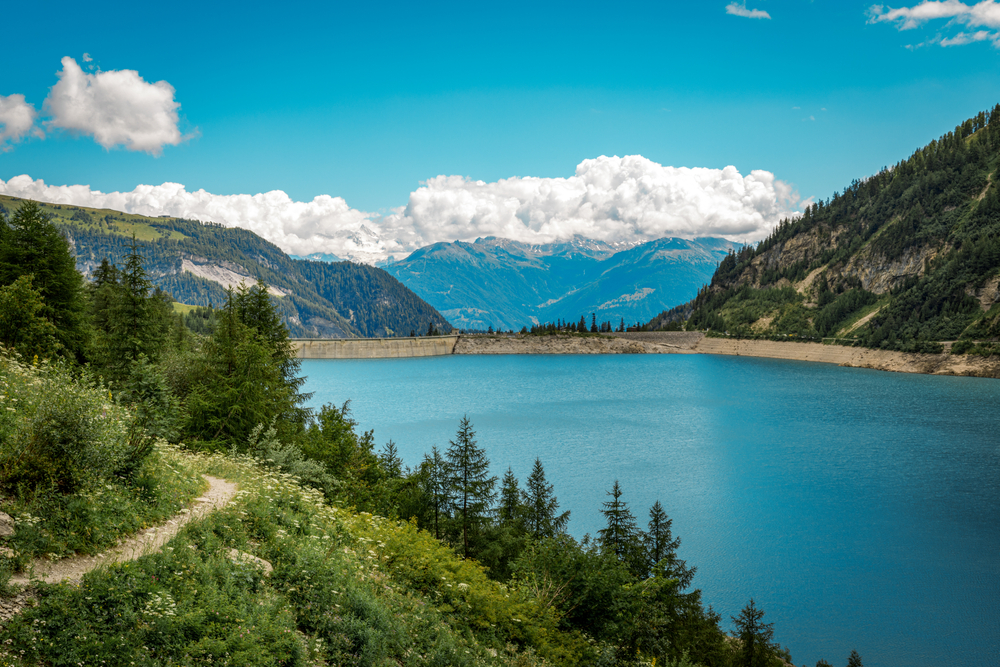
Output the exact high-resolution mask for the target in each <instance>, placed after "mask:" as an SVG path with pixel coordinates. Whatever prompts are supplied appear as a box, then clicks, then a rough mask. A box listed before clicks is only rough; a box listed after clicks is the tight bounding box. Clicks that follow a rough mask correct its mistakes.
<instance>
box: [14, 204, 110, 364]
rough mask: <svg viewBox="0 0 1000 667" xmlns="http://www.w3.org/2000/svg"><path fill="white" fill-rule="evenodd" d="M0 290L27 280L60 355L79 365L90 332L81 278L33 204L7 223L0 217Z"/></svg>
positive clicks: (56, 233)
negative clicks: (52, 328) (37, 296)
mask: <svg viewBox="0 0 1000 667" xmlns="http://www.w3.org/2000/svg"><path fill="white" fill-rule="evenodd" d="M0 230H2V233H0V285H9V284H11V283H13V282H14V281H15V280H17V279H18V278H20V277H22V276H28V275H30V276H32V280H31V285H32V288H33V289H35V290H36V291H37V292H38V293H39V294H40V295H41V297H42V309H41V311H39V315H41V316H42V317H44V318H45V319H47V320H49V321H50V322H52V324H53V325H55V327H56V331H57V333H56V336H57V337H58V339H59V343H60V345H61V346H62V349H63V350H64V351H65V353H66V354H68V355H70V356H72V357H75V358H76V359H77V360H78V361H83V360H84V356H85V354H86V351H87V348H88V345H89V337H90V326H89V322H88V321H87V309H86V301H85V298H84V291H83V276H81V275H80V273H79V272H78V271H77V270H76V259H75V258H74V257H73V255H72V253H71V252H70V248H69V243H67V241H66V239H65V238H64V237H63V235H62V234H61V233H60V232H59V230H58V229H57V228H56V226H55V225H53V224H52V222H51V221H50V220H49V216H48V215H46V214H45V213H44V212H43V211H42V209H41V207H40V206H39V205H38V203H37V202H33V201H25V202H24V203H22V204H21V206H20V208H18V209H17V211H15V212H14V215H12V216H11V217H10V218H9V219H8V218H7V217H6V216H0Z"/></svg>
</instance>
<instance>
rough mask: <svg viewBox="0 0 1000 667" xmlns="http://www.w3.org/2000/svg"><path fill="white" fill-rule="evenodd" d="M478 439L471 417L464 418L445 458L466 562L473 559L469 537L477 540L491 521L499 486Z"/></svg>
mask: <svg viewBox="0 0 1000 667" xmlns="http://www.w3.org/2000/svg"><path fill="white" fill-rule="evenodd" d="M475 436H476V433H475V431H473V430H472V423H471V422H470V421H469V418H468V416H465V417H462V421H461V423H460V424H459V428H458V433H457V434H456V436H455V439H454V440H452V441H451V442H450V443H449V444H450V446H449V447H448V452H447V454H446V457H447V460H448V467H449V471H450V472H451V491H452V494H453V496H454V502H455V514H456V519H457V520H458V521H459V525H460V526H461V530H462V544H463V547H464V554H465V557H466V558H469V557H471V555H472V549H471V548H470V546H469V534H470V533H472V534H473V536H475V535H476V534H477V533H478V531H479V528H480V527H481V526H482V525H483V524H485V523H486V522H487V521H488V520H489V516H490V512H491V511H492V509H493V501H494V499H495V496H496V493H495V492H494V490H493V488H494V487H495V486H496V483H497V478H496V477H491V476H490V461H489V459H488V458H486V452H485V451H484V450H482V449H480V448H479V447H477V446H476V440H475Z"/></svg>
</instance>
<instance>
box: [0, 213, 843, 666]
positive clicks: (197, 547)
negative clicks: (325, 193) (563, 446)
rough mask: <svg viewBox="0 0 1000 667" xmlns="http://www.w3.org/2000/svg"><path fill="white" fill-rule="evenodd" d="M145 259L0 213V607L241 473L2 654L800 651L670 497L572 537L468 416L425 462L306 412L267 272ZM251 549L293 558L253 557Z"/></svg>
mask: <svg viewBox="0 0 1000 667" xmlns="http://www.w3.org/2000/svg"><path fill="white" fill-rule="evenodd" d="M146 261H147V260H146V256H145V255H144V254H143V252H142V251H141V248H140V246H139V244H138V242H136V241H133V242H132V243H131V244H130V245H129V246H128V247H127V248H126V249H125V251H124V257H123V258H122V261H121V263H120V264H118V263H116V262H112V261H102V262H101V263H100V264H98V265H97V266H96V267H95V268H94V269H93V270H92V271H91V276H92V280H91V281H90V282H87V281H85V280H84V278H83V276H82V275H81V274H80V273H79V272H78V271H77V269H76V267H75V265H76V262H75V260H74V257H73V255H72V253H71V251H70V248H69V246H68V244H67V242H66V240H65V238H64V237H63V236H62V234H61V232H60V231H59V229H57V228H56V227H55V226H54V225H53V224H52V223H51V222H50V221H49V220H48V217H47V216H46V214H45V213H44V212H43V211H42V210H41V208H40V207H39V206H38V205H37V204H35V203H33V202H25V203H23V204H21V205H20V206H19V207H18V208H17V209H16V210H15V211H13V213H12V214H11V215H10V217H9V218H8V217H4V218H3V219H2V220H0V343H2V345H3V350H2V352H0V388H2V399H3V401H4V403H5V405H6V406H12V407H7V408H6V409H5V410H4V411H0V511H3V512H5V513H7V514H8V515H10V516H12V517H16V519H15V523H16V526H17V531H16V533H14V535H13V537H4V538H2V539H0V541H2V544H0V602H2V601H3V600H4V599H6V598H10V599H16V596H17V595H18V591H16V590H13V589H12V588H11V587H10V586H9V585H8V583H7V582H8V581H9V579H10V577H11V575H12V574H13V573H16V572H18V571H21V570H23V569H24V568H26V567H28V566H29V564H30V563H31V562H32V559H34V558H37V557H40V556H43V555H44V556H46V557H47V558H49V559H58V558H60V557H65V556H68V555H72V554H74V553H84V554H97V553H100V552H101V551H102V550H104V549H107V548H108V547H109V545H112V544H114V542H115V541H116V540H117V539H118V538H120V537H122V536H125V535H129V534H131V533H134V532H136V531H138V530H140V529H141V528H145V527H148V526H149V525H151V524H155V523H156V522H157V521H163V520H165V519H166V518H169V516H170V515H171V514H172V513H174V512H176V511H178V509H179V508H180V507H183V506H184V502H185V501H190V500H193V499H194V496H195V495H197V493H199V488H201V487H200V486H199V485H200V484H202V482H200V477H199V474H198V473H199V472H208V473H210V474H213V475H220V476H227V477H230V478H232V479H236V480H239V481H240V484H241V485H242V488H243V490H242V491H240V494H241V495H238V498H237V500H235V501H234V502H232V503H230V505H229V506H228V508H227V509H225V510H220V511H219V512H218V513H217V514H215V515H212V516H210V517H208V518H206V519H204V520H203V521H200V522H195V523H192V524H190V526H191V527H190V528H187V529H185V530H184V531H183V532H182V533H181V534H180V535H179V536H178V537H177V538H175V541H173V542H171V543H169V544H168V545H167V548H166V549H164V550H163V551H162V552H160V553H154V554H148V555H146V556H144V557H142V558H140V559H139V560H137V561H135V562H134V563H121V564H118V565H114V566H109V567H105V568H101V569H99V570H95V571H94V572H93V573H91V574H88V575H87V576H85V577H84V579H83V581H82V583H81V584H80V585H67V586H62V585H46V584H41V583H37V584H34V585H33V593H32V594H33V595H34V596H35V599H36V602H37V604H35V605H34V606H30V605H29V606H28V607H27V608H26V609H24V610H23V611H22V612H21V613H20V615H18V616H15V617H14V618H13V620H11V621H10V622H9V623H8V624H6V625H5V626H3V627H0V662H3V664H5V665H7V664H9V665H18V666H20V665H29V664H31V665H34V664H50V665H71V664H73V665H75V664H109V665H110V664H123V665H124V664H133V663H135V664H145V665H168V664H171V665H173V664H207V663H213V664H233V665H262V666H263V665H303V666H304V665H307V664H309V665H317V664H331V665H334V664H336V665H341V664H343V665H372V666H375V665H387V664H394V665H396V664H402V665H411V664H412V665H482V664H497V665H522V666H530V665H546V664H552V665H595V666H596V665H652V664H655V665H673V666H682V665H684V666H687V665H704V666H705V667H712V666H720V667H723V666H730V665H754V666H762V665H773V666H774V667H779V666H782V665H784V664H787V663H789V662H790V661H791V656H790V655H789V652H788V650H787V649H782V648H780V647H779V645H778V643H777V642H776V641H775V639H774V628H773V627H772V625H771V624H768V623H765V622H764V621H763V617H764V612H763V610H761V609H759V608H758V607H756V606H755V603H754V601H753V599H750V600H749V602H748V603H747V606H746V607H745V608H744V609H743V610H742V611H741V612H739V613H738V614H734V615H732V616H730V619H729V621H731V627H732V628H733V629H734V630H733V632H734V634H733V635H729V634H727V633H726V632H725V631H724V629H723V627H724V625H730V624H729V623H724V622H723V618H722V616H721V615H720V614H718V613H717V612H715V611H714V610H713V609H712V608H711V607H710V606H709V607H706V606H705V604H704V602H703V601H702V597H701V592H700V591H699V590H698V589H697V588H694V587H693V583H694V578H695V568H694V567H693V566H690V565H688V564H687V563H686V562H684V561H683V560H681V559H680V558H679V557H678V555H677V549H678V547H679V544H680V540H679V539H678V538H677V537H676V536H674V535H673V534H672V532H671V520H670V518H669V516H668V514H667V510H666V508H664V507H662V506H661V505H660V503H659V502H657V503H656V504H654V505H653V507H651V508H649V510H648V514H646V515H643V516H636V515H635V514H634V513H633V512H632V510H631V508H630V507H629V505H628V503H627V502H626V500H625V491H624V490H623V489H622V488H621V487H620V486H619V485H618V483H617V482H616V483H615V484H614V486H613V487H612V488H611V489H609V490H608V492H607V496H606V500H605V502H604V503H603V506H602V513H603V515H604V517H605V520H606V524H605V527H604V528H603V529H602V530H600V531H599V533H598V534H597V535H595V536H593V537H589V536H588V537H585V538H584V539H583V540H576V539H574V538H573V537H571V536H570V535H569V534H568V533H567V532H566V527H567V523H568V521H569V513H568V512H563V511H560V508H559V502H558V499H557V496H556V493H555V490H554V488H553V487H552V485H551V484H549V483H548V482H547V481H546V476H545V469H544V466H543V464H542V462H541V461H540V460H536V461H535V462H534V467H533V469H532V472H531V474H530V476H529V477H528V478H527V479H526V480H524V481H523V484H522V482H521V481H520V480H518V479H517V478H516V477H515V476H514V475H513V474H512V473H511V471H510V470H508V471H507V473H506V474H505V475H504V476H503V477H502V478H501V479H498V478H496V477H494V476H492V475H491V474H490V467H489V460H488V457H487V453H486V451H485V450H484V449H483V448H481V447H480V446H479V444H478V441H477V435H476V433H475V430H474V426H473V424H471V423H470V422H469V421H468V419H463V420H462V421H461V423H460V424H458V428H457V432H456V435H455V437H454V439H453V440H452V441H451V442H450V443H449V444H448V446H447V447H446V448H444V450H443V451H442V450H439V449H437V448H435V449H432V451H431V452H428V453H427V454H426V455H425V457H424V459H423V461H421V462H420V463H419V464H418V465H416V466H415V467H413V468H408V467H406V466H404V465H403V463H402V462H401V461H400V459H399V457H398V456H397V454H396V446H395V444H394V443H392V442H391V441H390V442H388V443H386V444H385V445H384V446H383V447H382V448H377V447H376V445H375V439H374V434H373V433H372V432H371V431H368V432H361V431H360V430H359V428H358V424H357V423H355V421H354V420H353V419H352V417H351V413H350V409H349V405H348V404H347V403H345V404H343V405H340V406H336V405H325V406H323V407H322V408H320V409H319V410H316V411H313V410H310V409H308V408H307V407H306V401H307V399H308V397H307V396H306V395H304V394H303V393H302V392H301V387H302V382H303V379H302V378H301V377H300V376H299V362H298V360H297V359H296V358H295V357H294V355H293V354H292V352H291V349H290V345H289V338H288V329H287V327H286V326H285V325H284V324H283V322H282V321H281V317H280V311H279V309H278V308H277V307H276V305H275V300H274V299H272V298H271V297H270V295H269V293H268V285H267V284H265V283H264V282H258V283H257V284H255V285H253V286H250V287H247V286H245V285H244V286H241V287H239V288H237V289H229V290H228V291H227V292H226V294H225V297H224V299H223V300H222V302H221V303H219V304H217V305H218V307H217V308H215V309H209V308H207V307H199V308H195V309H192V310H190V311H189V312H187V313H186V314H185V315H184V316H183V317H182V316H179V315H177V314H175V312H174V309H173V307H172V305H171V300H170V297H169V295H167V294H166V293H165V292H164V291H162V290H161V289H159V288H156V287H154V286H153V284H152V282H151V281H150V279H149V276H148V273H147V271H146V268H145V265H146ZM320 289H322V290H335V289H336V288H335V287H331V286H321V287H320ZM581 326H582V325H581ZM591 326H593V324H592V325H591ZM181 443H183V444H181ZM599 501H600V499H598V498H595V503H596V502H599ZM246 551H251V552H253V553H254V554H256V556H254V558H258V556H259V557H260V558H266V560H267V562H268V565H269V567H271V566H272V565H273V572H269V573H266V574H263V573H262V572H261V570H259V569H255V566H253V562H257V561H247V560H246V559H244V560H239V559H237V560H236V561H233V558H232V555H231V554H232V553H233V552H236V553H243V552H246ZM227 553H228V554H230V556H226V554H227ZM241 558H242V557H241ZM248 562H250V564H249V565H248V564H247V563H248ZM92 600H98V601H99V602H94V603H92V602H91V601H92ZM732 611H735V610H732ZM851 660H852V663H851V664H852V665H853V664H856V665H860V664H861V663H860V658H858V657H857V656H856V655H852V658H851ZM824 664H825V663H824Z"/></svg>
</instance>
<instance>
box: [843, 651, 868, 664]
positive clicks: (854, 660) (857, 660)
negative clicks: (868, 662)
mask: <svg viewBox="0 0 1000 667" xmlns="http://www.w3.org/2000/svg"><path fill="white" fill-rule="evenodd" d="M847 667H865V666H864V665H863V664H862V663H861V656H860V655H858V652H857V651H855V650H851V655H850V657H848V658H847Z"/></svg>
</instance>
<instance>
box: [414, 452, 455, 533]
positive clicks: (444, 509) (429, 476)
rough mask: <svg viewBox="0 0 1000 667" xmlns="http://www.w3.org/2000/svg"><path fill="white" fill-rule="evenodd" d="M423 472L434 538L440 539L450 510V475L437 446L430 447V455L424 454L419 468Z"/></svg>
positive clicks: (446, 463) (445, 461)
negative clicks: (431, 512)
mask: <svg viewBox="0 0 1000 667" xmlns="http://www.w3.org/2000/svg"><path fill="white" fill-rule="evenodd" d="M421 467H422V468H423V469H424V472H425V476H424V479H425V487H424V491H425V493H426V494H427V497H428V498H429V499H430V503H431V509H432V510H433V512H434V537H435V538H437V539H441V523H442V519H443V518H447V516H448V512H449V511H450V508H451V500H452V497H451V473H450V471H449V470H448V461H447V460H446V459H445V457H443V456H442V455H441V450H439V449H438V448H437V445H435V446H433V447H431V453H430V454H424V462H423V465H422V466H421Z"/></svg>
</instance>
